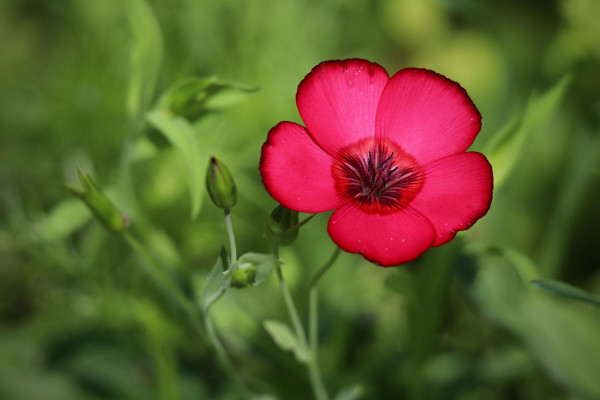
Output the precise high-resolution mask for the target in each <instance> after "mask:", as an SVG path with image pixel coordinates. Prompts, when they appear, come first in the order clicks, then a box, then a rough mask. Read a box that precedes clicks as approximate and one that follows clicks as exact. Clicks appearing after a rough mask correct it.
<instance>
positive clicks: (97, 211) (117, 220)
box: [67, 170, 129, 233]
mask: <svg viewBox="0 0 600 400" xmlns="http://www.w3.org/2000/svg"><path fill="white" fill-rule="evenodd" d="M77 174H78V175H79V181H80V182H81V186H82V187H76V186H71V185H67V189H69V191H70V192H71V193H72V194H73V195H75V196H77V197H79V198H80V199H81V200H83V201H84V203H85V204H86V205H87V206H88V208H89V209H90V210H91V211H92V213H94V215H95V216H96V218H97V219H98V220H99V221H100V222H101V223H102V224H103V225H104V226H105V227H106V228H107V229H108V230H110V231H112V232H115V233H121V232H123V231H125V230H126V229H127V228H129V220H128V219H127V217H126V216H125V214H123V213H122V212H121V211H120V210H119V209H118V208H117V206H115V205H114V204H113V202H112V201H110V199H109V198H108V197H106V195H105V194H104V193H102V192H101V191H100V189H99V188H98V187H97V186H96V184H95V183H94V181H93V180H92V178H91V177H90V176H89V175H88V174H84V173H82V172H81V171H79V170H78V171H77Z"/></svg>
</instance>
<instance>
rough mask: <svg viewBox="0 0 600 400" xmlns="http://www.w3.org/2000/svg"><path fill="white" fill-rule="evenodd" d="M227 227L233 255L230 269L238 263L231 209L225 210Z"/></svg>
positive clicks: (230, 249) (230, 250)
mask: <svg viewBox="0 0 600 400" xmlns="http://www.w3.org/2000/svg"><path fill="white" fill-rule="evenodd" d="M225 227H226V228H227V236H229V252H230V253H231V260H230V265H229V266H230V267H231V265H233V263H235V262H236V261H237V250H236V248H235V236H234V235H233V225H232V224H231V213H230V212H229V208H226V209H225Z"/></svg>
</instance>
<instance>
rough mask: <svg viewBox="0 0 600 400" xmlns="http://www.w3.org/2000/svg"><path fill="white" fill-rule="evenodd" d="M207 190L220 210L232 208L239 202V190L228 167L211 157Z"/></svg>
mask: <svg viewBox="0 0 600 400" xmlns="http://www.w3.org/2000/svg"><path fill="white" fill-rule="evenodd" d="M206 189H207V190H208V194H209V195H210V198H211V199H212V201H213V203H215V205H216V206H217V207H220V208H225V209H227V208H231V207H233V206H234V205H235V203H236V202H237V189H236V188H235V182H234V181H233V176H231V173H230V172H229V169H227V166H226V165H225V164H223V163H222V162H221V161H219V160H217V159H216V158H215V157H211V158H210V161H209V162H208V169H207V171H206Z"/></svg>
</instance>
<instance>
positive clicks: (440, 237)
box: [411, 152, 493, 246]
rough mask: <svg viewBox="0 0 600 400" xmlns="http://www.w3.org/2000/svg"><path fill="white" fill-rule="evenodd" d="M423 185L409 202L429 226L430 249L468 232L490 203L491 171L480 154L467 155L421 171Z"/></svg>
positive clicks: (453, 156)
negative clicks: (433, 232) (433, 234)
mask: <svg viewBox="0 0 600 400" xmlns="http://www.w3.org/2000/svg"><path fill="white" fill-rule="evenodd" d="M423 170H424V174H425V183H424V184H423V188H422V189H421V191H420V192H419V194H417V196H416V197H415V199H414V200H413V201H412V202H411V206H413V207H414V208H416V209H417V210H419V211H420V212H421V213H423V215H425V216H426V217H427V218H428V219H429V220H430V221H431V223H432V224H433V226H434V227H435V230H436V238H435V243H434V246H439V245H442V244H444V243H447V242H449V241H450V240H451V239H452V238H453V237H454V236H455V235H456V232H457V231H463V230H465V229H469V228H470V227H471V225H473V224H474V223H475V221H477V220H478V219H479V218H481V217H483V216H484V215H485V214H486V213H487V212H488V210H489V208H490V204H491V202H492V189H493V177H492V167H491V166H490V163H489V162H488V160H487V159H486V158H485V156H484V155H483V154H480V153H476V152H467V153H460V154H455V155H452V156H448V157H445V158H442V159H440V160H436V161H434V162H432V163H429V164H427V165H426V166H424V168H423Z"/></svg>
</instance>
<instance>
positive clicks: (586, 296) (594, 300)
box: [529, 279, 600, 306]
mask: <svg viewBox="0 0 600 400" xmlns="http://www.w3.org/2000/svg"><path fill="white" fill-rule="evenodd" d="M529 283H531V284H532V285H533V286H536V287H539V288H540V289H544V290H546V291H548V292H550V293H553V294H556V295H558V296H563V297H568V298H571V299H575V300H580V301H585V302H586V303H591V304H595V305H597V306H600V296H598V295H597V294H593V293H589V292H586V291H585V290H582V289H579V288H578V287H575V286H571V285H569V284H567V283H564V282H560V281H556V280H553V279H535V280H532V281H530V282H529Z"/></svg>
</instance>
